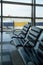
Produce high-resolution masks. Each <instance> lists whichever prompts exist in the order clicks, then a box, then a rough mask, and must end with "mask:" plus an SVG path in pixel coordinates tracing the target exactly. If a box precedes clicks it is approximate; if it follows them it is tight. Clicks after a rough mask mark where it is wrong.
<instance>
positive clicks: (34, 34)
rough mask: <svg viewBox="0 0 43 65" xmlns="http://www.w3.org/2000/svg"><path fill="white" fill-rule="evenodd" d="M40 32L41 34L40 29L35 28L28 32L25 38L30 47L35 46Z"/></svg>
mask: <svg viewBox="0 0 43 65" xmlns="http://www.w3.org/2000/svg"><path fill="white" fill-rule="evenodd" d="M41 32H42V29H40V28H38V27H35V26H33V27H31V30H29V32H28V35H27V38H26V39H28V44H30V45H31V46H32V45H33V46H35V45H36V43H37V41H38V38H39V36H40V34H41Z"/></svg>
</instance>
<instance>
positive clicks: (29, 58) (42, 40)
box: [10, 24, 43, 65]
mask: <svg viewBox="0 0 43 65" xmlns="http://www.w3.org/2000/svg"><path fill="white" fill-rule="evenodd" d="M12 41H13V44H14V46H15V47H16V48H17V50H18V52H19V54H20V56H21V57H22V59H23V62H24V64H26V65H29V62H32V65H41V64H42V65H43V30H42V29H41V28H38V27H36V26H31V25H29V24H27V25H25V26H24V27H23V29H22V30H21V33H20V34H19V35H17V34H16V33H15V34H14V36H12V40H11V42H10V43H12Z"/></svg>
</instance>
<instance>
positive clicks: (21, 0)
mask: <svg viewBox="0 0 43 65" xmlns="http://www.w3.org/2000/svg"><path fill="white" fill-rule="evenodd" d="M4 1H12V2H25V3H31V0H4Z"/></svg>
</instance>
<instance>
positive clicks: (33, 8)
mask: <svg viewBox="0 0 43 65" xmlns="http://www.w3.org/2000/svg"><path fill="white" fill-rule="evenodd" d="M1 1H2V0H1ZM1 1H0V3H1ZM3 3H4V4H13V5H14V4H15V5H25V6H31V7H32V11H31V17H24V16H23V17H22V16H3V15H2V14H1V16H0V17H1V21H2V19H3V18H20V19H21V18H22V19H31V20H32V25H35V24H36V23H35V20H36V19H43V17H36V15H35V14H36V6H37V7H43V4H36V1H35V0H33V1H32V3H23V2H12V1H2V4H3ZM1 6H2V5H1ZM1 10H2V9H1ZM33 11H34V13H33ZM2 24H3V22H1V32H2V31H3V27H2Z"/></svg>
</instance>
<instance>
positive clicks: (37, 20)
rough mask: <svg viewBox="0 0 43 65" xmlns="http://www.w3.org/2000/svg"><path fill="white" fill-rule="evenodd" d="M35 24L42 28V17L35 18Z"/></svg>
mask: <svg viewBox="0 0 43 65" xmlns="http://www.w3.org/2000/svg"><path fill="white" fill-rule="evenodd" d="M36 26H38V27H40V28H43V19H36Z"/></svg>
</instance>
